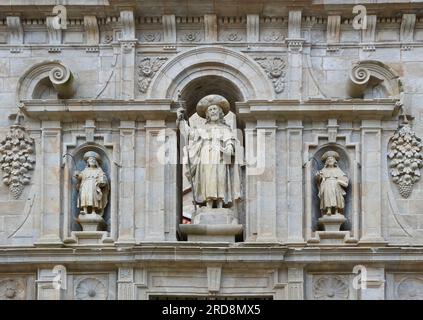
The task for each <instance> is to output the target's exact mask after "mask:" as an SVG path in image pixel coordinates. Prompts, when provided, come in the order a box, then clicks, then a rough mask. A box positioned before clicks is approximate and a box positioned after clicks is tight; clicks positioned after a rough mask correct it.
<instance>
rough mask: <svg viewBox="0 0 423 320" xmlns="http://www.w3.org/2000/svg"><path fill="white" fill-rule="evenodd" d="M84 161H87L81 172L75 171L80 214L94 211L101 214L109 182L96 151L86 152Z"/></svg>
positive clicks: (105, 201) (105, 204)
mask: <svg viewBox="0 0 423 320" xmlns="http://www.w3.org/2000/svg"><path fill="white" fill-rule="evenodd" d="M84 161H85V162H86V163H87V166H86V168H85V169H84V170H82V172H76V173H75V177H76V178H77V179H78V184H77V189H78V190H79V195H78V208H79V209H80V210H81V214H87V213H96V214H98V215H100V216H102V215H103V213H104V208H105V207H106V206H107V198H108V195H109V182H108V179H107V176H106V174H105V173H104V171H103V169H101V167H100V165H99V163H100V161H101V159H100V155H99V154H98V153H96V152H94V151H88V152H86V153H85V154H84Z"/></svg>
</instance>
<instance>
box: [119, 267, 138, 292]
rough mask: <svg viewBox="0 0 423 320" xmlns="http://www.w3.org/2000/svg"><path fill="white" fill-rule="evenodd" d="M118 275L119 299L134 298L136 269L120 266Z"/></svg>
mask: <svg viewBox="0 0 423 320" xmlns="http://www.w3.org/2000/svg"><path fill="white" fill-rule="evenodd" d="M118 275H119V276H118V281H117V285H118V300H134V291H135V288H134V269H133V268H130V267H120V268H119V274H118Z"/></svg>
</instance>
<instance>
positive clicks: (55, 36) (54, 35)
mask: <svg viewBox="0 0 423 320" xmlns="http://www.w3.org/2000/svg"><path fill="white" fill-rule="evenodd" d="M54 20H55V17H47V18H46V26H47V33H48V43H49V44H50V45H52V44H61V43H62V29H60V28H56V27H55V23H54Z"/></svg>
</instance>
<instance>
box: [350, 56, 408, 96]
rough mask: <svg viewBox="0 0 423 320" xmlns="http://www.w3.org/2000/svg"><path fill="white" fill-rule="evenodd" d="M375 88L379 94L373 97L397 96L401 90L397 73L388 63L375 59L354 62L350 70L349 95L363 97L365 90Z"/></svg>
mask: <svg viewBox="0 0 423 320" xmlns="http://www.w3.org/2000/svg"><path fill="white" fill-rule="evenodd" d="M375 88H377V89H378V91H379V92H380V95H378V96H375V97H374V98H399V97H400V94H401V93H402V92H403V86H402V83H401V80H400V79H399V76H398V74H397V73H396V72H395V71H394V70H392V68H390V67H389V66H388V65H386V64H384V63H382V62H380V61H377V60H363V61H359V62H357V63H355V64H354V65H353V67H352V69H351V72H350V79H349V85H348V93H349V95H350V96H351V97H353V98H363V97H364V96H365V94H366V91H369V90H372V89H375ZM365 98H366V97H365Z"/></svg>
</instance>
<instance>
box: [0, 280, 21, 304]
mask: <svg viewBox="0 0 423 320" xmlns="http://www.w3.org/2000/svg"><path fill="white" fill-rule="evenodd" d="M24 298H25V284H24V283H23V281H22V280H20V279H5V280H0V300H23V299H24Z"/></svg>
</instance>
